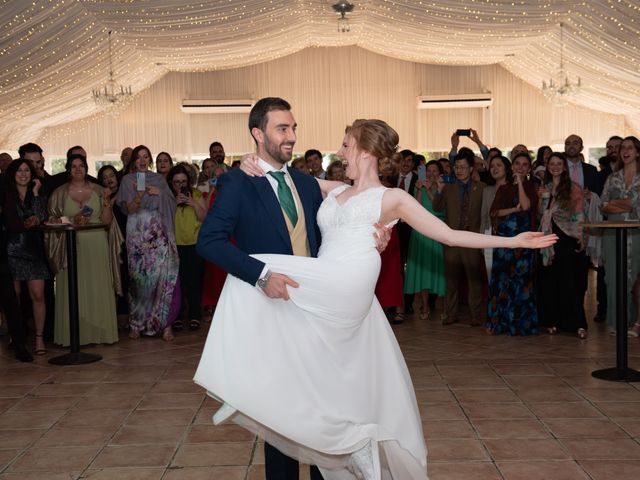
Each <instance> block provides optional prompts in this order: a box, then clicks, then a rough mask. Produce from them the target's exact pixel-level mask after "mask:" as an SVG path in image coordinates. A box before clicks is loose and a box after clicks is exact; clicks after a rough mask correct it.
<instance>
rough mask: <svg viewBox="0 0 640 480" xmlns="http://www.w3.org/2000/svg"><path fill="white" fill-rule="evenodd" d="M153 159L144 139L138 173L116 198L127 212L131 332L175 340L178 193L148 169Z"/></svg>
mask: <svg viewBox="0 0 640 480" xmlns="http://www.w3.org/2000/svg"><path fill="white" fill-rule="evenodd" d="M151 159H152V156H151V152H150V151H149V149H148V148H147V147H145V146H144V145H139V146H137V147H136V148H134V149H133V153H132V154H131V163H130V165H131V168H132V170H133V173H129V174H127V175H125V176H124V177H123V178H122V182H121V184H120V190H118V194H117V196H116V204H117V205H118V206H119V207H120V208H122V209H123V210H125V211H126V212H127V215H128V216H127V254H128V257H129V327H130V332H129V337H131V338H133V339H137V338H139V337H140V335H151V336H152V335H157V334H158V333H161V334H162V338H163V339H164V340H165V341H171V340H173V331H172V329H171V325H172V324H173V321H174V320H175V318H176V317H177V315H178V311H179V304H180V295H179V292H178V291H177V290H176V286H177V282H178V263H179V260H178V250H177V248H176V238H175V213H176V199H175V197H174V196H173V193H172V192H171V189H170V188H169V185H167V181H166V180H165V178H164V177H163V176H162V175H161V174H160V173H154V172H151V171H149V166H150V164H151ZM143 183H144V184H143ZM176 293H177V294H176Z"/></svg>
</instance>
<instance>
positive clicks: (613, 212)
mask: <svg viewBox="0 0 640 480" xmlns="http://www.w3.org/2000/svg"><path fill="white" fill-rule="evenodd" d="M461 134H462V135H464V134H468V136H469V138H470V139H471V140H472V141H473V142H474V143H475V144H476V145H477V146H478V149H479V151H480V155H476V154H474V152H473V151H472V150H471V149H469V148H466V147H463V148H460V149H458V147H459V142H460V135H461ZM451 145H452V148H451V151H450V152H449V156H448V158H441V159H439V160H431V161H428V162H427V161H426V159H425V157H424V156H422V155H419V154H417V153H415V152H412V151H410V150H403V151H401V152H400V154H399V155H398V158H397V159H396V160H395V161H390V162H388V163H386V164H384V165H381V166H380V177H381V180H382V183H383V184H384V185H385V186H387V187H390V188H403V189H404V190H405V191H407V192H408V193H410V194H411V195H413V196H415V198H416V199H417V201H418V202H419V203H420V204H421V205H422V206H423V207H424V208H425V209H427V210H429V211H430V212H431V213H432V214H434V215H436V216H438V217H439V218H441V219H442V220H443V221H445V222H446V223H447V224H448V225H449V226H450V227H452V228H455V229H461V230H469V231H474V232H485V233H493V234H495V235H501V236H515V235H517V234H519V233H521V232H523V231H528V230H541V231H544V232H546V233H551V232H553V233H555V234H557V235H558V236H559V241H558V242H557V243H556V244H555V245H554V246H553V247H549V248H547V249H545V250H543V251H542V252H539V253H538V252H534V251H531V250H527V249H515V250H511V249H494V250H493V251H484V252H483V251H479V250H473V249H464V248H458V247H447V246H443V245H441V244H439V243H437V242H435V241H433V240H431V239H428V238H426V237H424V236H422V235H420V234H418V233H417V232H415V231H412V229H411V227H409V226H408V225H407V224H405V223H403V222H399V223H398V224H397V225H396V226H395V227H394V228H393V230H392V232H391V237H390V241H389V243H388V246H387V248H386V249H385V251H384V252H383V253H382V267H381V272H380V278H379V280H378V285H377V287H376V295H377V296H378V299H379V301H380V303H381V305H382V306H383V307H384V308H385V310H386V311H387V312H388V314H389V319H390V321H391V322H392V323H394V324H398V323H402V322H403V321H404V318H405V314H411V313H414V306H415V308H416V309H417V310H418V317H419V318H420V319H422V320H426V319H429V318H433V317H434V311H435V310H436V299H437V298H438V297H441V298H442V299H443V300H442V309H441V313H440V320H441V322H442V324H444V325H447V324H451V323H454V322H457V321H458V310H459V307H460V305H461V304H463V303H465V301H466V304H467V305H468V308H469V315H468V316H469V318H470V323H471V325H472V326H479V325H484V326H485V330H486V332H487V333H489V334H500V333H508V334H511V335H530V334H535V333H537V332H538V330H539V328H541V327H544V328H546V330H547V331H548V332H549V333H550V334H554V333H556V332H558V331H567V332H571V333H574V334H577V335H578V336H579V337H580V338H586V336H587V329H588V324H587V319H586V316H585V311H584V295H585V292H586V289H587V274H588V269H589V267H590V266H593V265H595V266H598V267H599V268H598V273H599V274H598V300H599V305H598V315H597V317H596V319H595V320H596V321H605V320H606V322H607V324H608V325H609V327H610V329H612V330H613V328H614V325H615V319H616V311H615V301H614V295H615V265H614V264H613V261H614V259H615V254H613V253H612V252H614V249H615V244H614V238H613V237H612V234H611V232H610V231H605V233H604V235H600V232H595V231H590V230H589V229H587V228H585V227H584V226H583V223H584V222H585V221H586V220H587V219H589V220H600V219H602V218H609V219H612V220H632V219H638V218H640V215H639V214H640V171H639V170H638V168H639V166H640V141H638V139H637V138H636V137H627V138H624V139H622V138H620V137H612V138H611V139H610V140H609V141H608V142H607V156H606V157H603V158H602V159H601V160H600V170H599V171H598V170H597V169H596V168H595V167H593V166H591V165H590V164H588V163H586V162H585V161H584V157H583V154H582V150H583V145H582V139H580V137H578V136H577V135H570V136H569V137H567V139H566V141H565V149H564V152H554V151H552V149H551V148H550V147H548V146H545V147H541V148H540V149H538V152H537V155H536V158H535V160H534V159H533V158H532V156H531V155H530V153H529V150H528V149H527V147H526V146H524V145H516V146H515V147H513V149H511V151H510V154H509V157H506V156H505V155H503V153H502V151H501V150H499V149H497V148H488V147H487V146H486V145H484V144H483V143H482V141H481V140H480V138H479V136H478V134H477V132H476V131H475V130H473V129H470V130H468V131H467V132H466V133H465V131H458V132H456V133H454V134H453V136H452V138H451ZM209 154H210V155H209V158H207V159H205V160H204V161H203V162H202V166H201V168H198V166H197V165H196V164H193V163H187V162H179V163H176V162H174V160H173V159H172V157H171V155H170V154H169V153H167V152H160V153H159V154H158V155H157V156H156V157H155V161H154V157H153V156H152V153H151V151H150V150H149V149H148V148H147V147H145V146H144V145H139V146H137V147H135V148H125V149H124V150H123V151H122V154H121V160H122V168H121V169H119V170H118V169H116V168H115V167H114V166H112V165H105V166H103V167H102V168H100V170H99V171H98V175H97V178H94V177H92V176H91V175H89V174H88V165H87V153H86V151H85V150H84V149H83V148H82V147H81V146H75V147H72V148H71V149H69V151H68V152H67V160H66V164H65V170H64V172H62V173H59V174H56V175H49V174H48V173H47V172H46V171H45V169H44V157H43V152H42V149H41V148H40V147H39V146H38V145H36V144H33V143H30V144H25V145H23V146H22V147H20V150H19V158H17V159H15V160H14V159H12V158H11V156H9V155H7V154H0V169H1V171H2V181H1V182H0V185H1V186H2V192H1V194H0V200H1V208H2V220H3V221H2V224H3V238H2V242H3V245H2V249H3V250H5V249H6V252H7V256H6V265H5V261H4V260H3V262H1V263H0V266H1V267H2V277H3V278H2V298H1V300H2V304H3V305H4V306H5V315H6V319H7V323H8V324H9V329H10V334H11V338H12V342H13V348H14V349H15V350H16V357H17V358H19V359H21V360H23V361H28V360H30V359H31V354H30V352H29V350H28V349H27V348H26V346H25V342H26V340H25V339H26V334H25V331H24V328H25V327H24V321H23V319H22V316H28V317H32V318H33V325H34V328H35V332H34V336H35V345H34V349H33V351H34V353H35V354H36V355H41V354H45V353H46V343H45V340H52V341H53V342H54V343H56V344H59V345H62V346H67V345H69V341H70V339H69V321H68V315H69V304H68V289H69V286H68V275H67V258H66V248H65V237H64V235H63V234H62V233H61V232H59V231H56V226H57V225H60V224H65V223H72V224H74V225H77V226H81V225H86V224H92V223H99V224H103V225H104V228H102V229H90V230H89V229H87V230H80V231H79V232H78V235H77V246H76V248H77V265H78V278H79V285H80V286H81V287H80V289H79V295H78V304H79V312H80V322H81V328H80V342H81V344H110V343H114V342H117V341H118V327H120V328H125V327H126V328H128V329H129V336H130V337H131V338H133V339H137V338H139V337H140V336H141V335H144V336H155V335H157V336H161V337H162V338H163V339H164V340H166V341H171V340H173V338H174V331H179V330H182V329H184V328H189V329H191V330H195V329H198V328H199V327H200V322H201V320H202V319H203V318H207V314H210V311H211V309H212V308H213V307H215V305H216V304H217V302H218V298H219V295H220V291H221V290H222V286H223V284H224V280H225V277H226V274H225V273H224V272H223V271H221V270H220V269H218V268H217V267H216V266H215V265H213V264H210V263H208V262H205V261H204V260H203V259H201V258H200V257H199V256H198V254H197V253H196V249H195V246H196V243H197V238H198V232H199V229H200V225H201V223H202V222H203V220H204V218H205V216H206V214H207V211H208V210H209V208H210V207H211V206H212V204H213V203H214V202H215V197H216V184H217V178H218V177H219V176H220V175H223V174H224V173H225V172H226V171H227V170H228V169H229V168H230V167H229V166H227V165H226V164H225V152H224V147H223V146H222V144H221V143H220V142H214V143H212V144H211V146H210V148H209ZM322 159H323V155H322V153H321V152H319V151H318V150H314V149H312V150H308V151H307V152H306V153H305V155H304V156H301V157H298V158H296V159H294V160H293V161H292V162H291V165H290V166H289V168H296V169H299V170H301V171H304V172H306V173H308V174H309V175H313V176H316V177H318V178H323V179H325V178H326V179H330V180H338V181H344V182H346V183H349V180H348V179H346V178H345V171H344V167H343V165H342V163H341V162H340V161H334V162H332V163H330V164H329V165H328V166H327V169H326V171H325V170H324V169H323V160H322ZM238 163H239V162H234V163H233V164H232V166H231V168H234V167H236V166H238ZM154 170H155V171H154ZM43 224H44V225H47V227H45V228H43V227H40V226H41V225H43ZM639 238H640V237H638V236H637V234H633V233H632V234H631V235H630V242H629V243H630V251H629V259H630V261H629V269H628V270H629V271H628V276H629V282H628V284H629V286H630V292H629V294H630V295H629V296H630V298H633V299H634V301H633V302H630V305H629V308H630V311H629V318H630V319H631V322H630V328H629V331H628V334H629V335H630V336H634V337H638V336H640V314H639V313H640V312H639V311H638V310H639V309H640V306H639V304H640V301H639V299H640V280H638V273H639V272H640V255H637V254H634V249H637V248H640V243H638V239H639ZM54 282H55V283H54ZM54 285H55V287H54ZM111 292H112V293H111ZM12 298H14V299H15V301H14V303H13V304H15V305H17V304H18V300H19V301H20V302H21V307H22V308H18V309H14V308H8V307H7V305H9V304H10V302H11V299H12ZM13 304H11V305H13Z"/></svg>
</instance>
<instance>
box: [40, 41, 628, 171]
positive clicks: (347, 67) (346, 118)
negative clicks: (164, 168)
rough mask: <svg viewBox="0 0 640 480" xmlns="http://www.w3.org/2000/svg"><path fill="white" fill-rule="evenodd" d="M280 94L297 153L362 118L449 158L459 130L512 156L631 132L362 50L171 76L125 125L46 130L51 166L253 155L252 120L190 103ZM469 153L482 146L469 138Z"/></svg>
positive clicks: (513, 85) (509, 85)
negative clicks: (458, 101)
mask: <svg viewBox="0 0 640 480" xmlns="http://www.w3.org/2000/svg"><path fill="white" fill-rule="evenodd" d="M483 88H486V89H487V90H489V91H492V92H494V98H495V100H494V104H493V106H491V107H490V108H489V109H488V110H484V109H480V108H471V109H460V110H417V109H416V97H417V96H418V95H419V94H431V93H443V92H449V93H465V92H466V93H468V92H479V91H481V90H482V89H483ZM267 95H278V96H282V97H284V98H286V99H287V100H289V102H291V104H292V106H293V113H294V115H295V117H296V120H297V122H298V125H299V128H298V142H297V144H296V151H297V152H304V150H305V149H307V148H318V149H320V150H321V151H322V152H331V151H336V150H337V149H338V147H339V146H340V142H341V141H342V136H343V133H344V127H345V125H347V124H348V123H351V122H352V121H353V120H354V119H355V118H381V119H383V120H385V121H387V122H388V123H389V124H390V125H393V127H394V128H395V129H396V130H397V131H398V133H399V134H400V143H401V146H402V147H403V148H412V149H413V148H415V149H418V150H421V151H427V150H428V151H445V150H448V149H449V148H450V137H451V133H452V132H453V131H455V129H457V128H468V127H473V128H477V130H478V132H479V134H480V136H481V138H482V140H483V141H485V142H487V143H489V144H490V145H497V146H500V147H503V148H506V149H510V148H511V147H512V146H513V145H515V144H517V143H521V142H523V143H525V144H527V145H529V146H531V147H535V146H539V145H543V144H548V143H552V144H563V142H564V138H565V137H566V136H567V135H569V134H570V133H573V132H577V133H579V134H580V135H582V136H583V138H584V139H585V143H586V144H587V145H604V143H605V142H606V140H607V138H608V137H609V136H611V135H613V134H621V135H624V134H626V132H627V131H628V129H627V128H626V127H625V120H624V117H623V116H621V115H613V114H605V113H601V112H597V111H594V110H589V109H586V108H583V107H579V106H575V105H570V106H568V107H566V108H562V109H557V108H553V107H552V106H551V105H550V104H549V103H548V102H546V101H545V99H544V97H543V96H542V94H541V93H540V91H539V90H537V89H535V88H533V87H531V86H530V85H528V84H527V83H525V82H523V81H522V80H519V79H518V78H516V77H514V76H513V75H512V74H510V73H509V72H508V71H506V70H505V69H504V68H503V67H501V66H498V65H485V66H479V67H449V66H438V65H422V64H417V63H412V62H406V61H402V60H395V59H392V58H389V57H384V56H381V55H377V54H374V53H371V52H368V51H367V50H364V49H361V48H359V47H340V48H338V47H327V48H312V49H307V50H303V51H302V52H298V53H295V54H292V55H289V56H287V57H284V58H281V59H278V60H274V61H271V62H268V63H264V64H259V65H253V66H249V67H243V68H238V69H231V70H224V71H219V72H203V73H170V74H168V75H166V76H165V77H163V78H162V79H161V80H160V81H158V82H156V83H155V84H154V85H152V86H151V87H150V88H148V89H147V90H146V91H144V92H142V93H140V94H139V95H138V96H137V97H136V100H135V101H134V103H133V105H131V106H130V107H129V108H128V109H126V110H125V111H124V112H123V113H122V114H121V115H120V116H119V117H117V118H113V117H110V116H108V115H102V116H93V117H91V118H89V119H84V120H80V121H77V122H74V123H71V124H68V125H65V126H61V127H54V128H52V129H49V130H47V131H46V134H45V136H44V137H43V138H42V142H41V145H42V147H43V148H44V150H45V155H46V156H47V158H52V156H53V155H54V153H58V154H61V155H64V152H65V151H66V150H67V148H68V147H69V146H71V145H76V144H81V145H83V146H84V147H85V148H86V149H87V151H88V152H89V155H90V158H91V157H93V158H95V159H109V158H112V159H114V160H115V159H118V158H119V153H120V150H121V149H122V147H124V146H126V145H128V146H134V145H138V144H140V143H142V144H145V145H147V146H149V148H150V149H151V151H152V152H153V154H154V155H155V154H157V153H158V152H160V151H162V150H165V151H167V152H170V153H171V154H173V155H174V156H176V157H177V158H179V159H184V158H186V159H188V158H189V156H190V155H193V154H202V155H206V154H208V150H207V149H208V147H209V144H210V143H211V142H212V141H213V140H220V141H221V142H222V143H223V144H224V146H225V149H226V151H227V153H245V152H247V151H250V150H251V149H253V141H252V140H251V137H250V136H249V132H248V128H247V114H246V113H243V114H202V115H200V114H199V115H190V114H185V113H182V112H181V111H180V104H181V101H182V99H183V98H199V99H202V98H250V97H253V98H260V97H262V96H267ZM461 145H468V146H472V147H475V145H473V144H472V143H470V142H469V140H468V139H463V140H462V142H461Z"/></svg>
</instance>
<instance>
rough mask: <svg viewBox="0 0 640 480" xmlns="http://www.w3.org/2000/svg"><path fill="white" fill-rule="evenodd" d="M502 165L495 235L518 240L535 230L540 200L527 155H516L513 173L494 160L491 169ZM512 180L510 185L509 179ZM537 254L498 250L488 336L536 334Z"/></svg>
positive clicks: (494, 217)
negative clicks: (529, 173) (520, 235)
mask: <svg viewBox="0 0 640 480" xmlns="http://www.w3.org/2000/svg"><path fill="white" fill-rule="evenodd" d="M499 161H501V162H502V166H503V168H502V171H501V174H497V177H498V178H496V182H500V185H499V186H498V187H497V190H496V196H495V198H494V200H493V203H492V205H491V208H490V213H489V215H490V217H491V220H492V222H491V223H492V233H493V234H494V235H498V236H500V237H515V236H516V235H518V234H519V233H522V232H527V231H529V230H532V229H533V228H534V227H533V226H534V224H535V220H536V218H535V216H536V210H537V209H536V208H535V207H536V202H537V196H536V191H535V188H534V185H533V182H531V181H529V180H527V179H526V173H527V171H528V170H529V168H530V165H531V158H530V157H529V155H528V154H527V153H520V154H517V155H516V156H515V157H514V159H513V163H514V165H516V171H513V172H512V171H511V167H510V165H509V161H508V160H507V159H506V158H503V157H494V158H493V159H492V165H493V166H494V169H493V170H492V173H495V172H494V170H499V169H496V168H495V167H496V163H494V162H499ZM508 177H511V179H510V181H507V178H508ZM534 258H535V257H534V251H533V250H531V249H526V248H515V249H510V248H495V249H493V264H492V267H491V278H490V279H489V304H488V308H487V333H489V334H497V333H509V334H510V335H530V334H535V333H537V331H538V330H537V325H538V315H537V312H536V299H535V294H534V289H533V272H534V268H533V261H534Z"/></svg>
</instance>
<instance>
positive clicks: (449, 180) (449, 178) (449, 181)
mask: <svg viewBox="0 0 640 480" xmlns="http://www.w3.org/2000/svg"><path fill="white" fill-rule="evenodd" d="M442 181H443V182H444V183H446V184H448V185H451V184H453V183H456V177H454V176H453V175H442Z"/></svg>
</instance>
